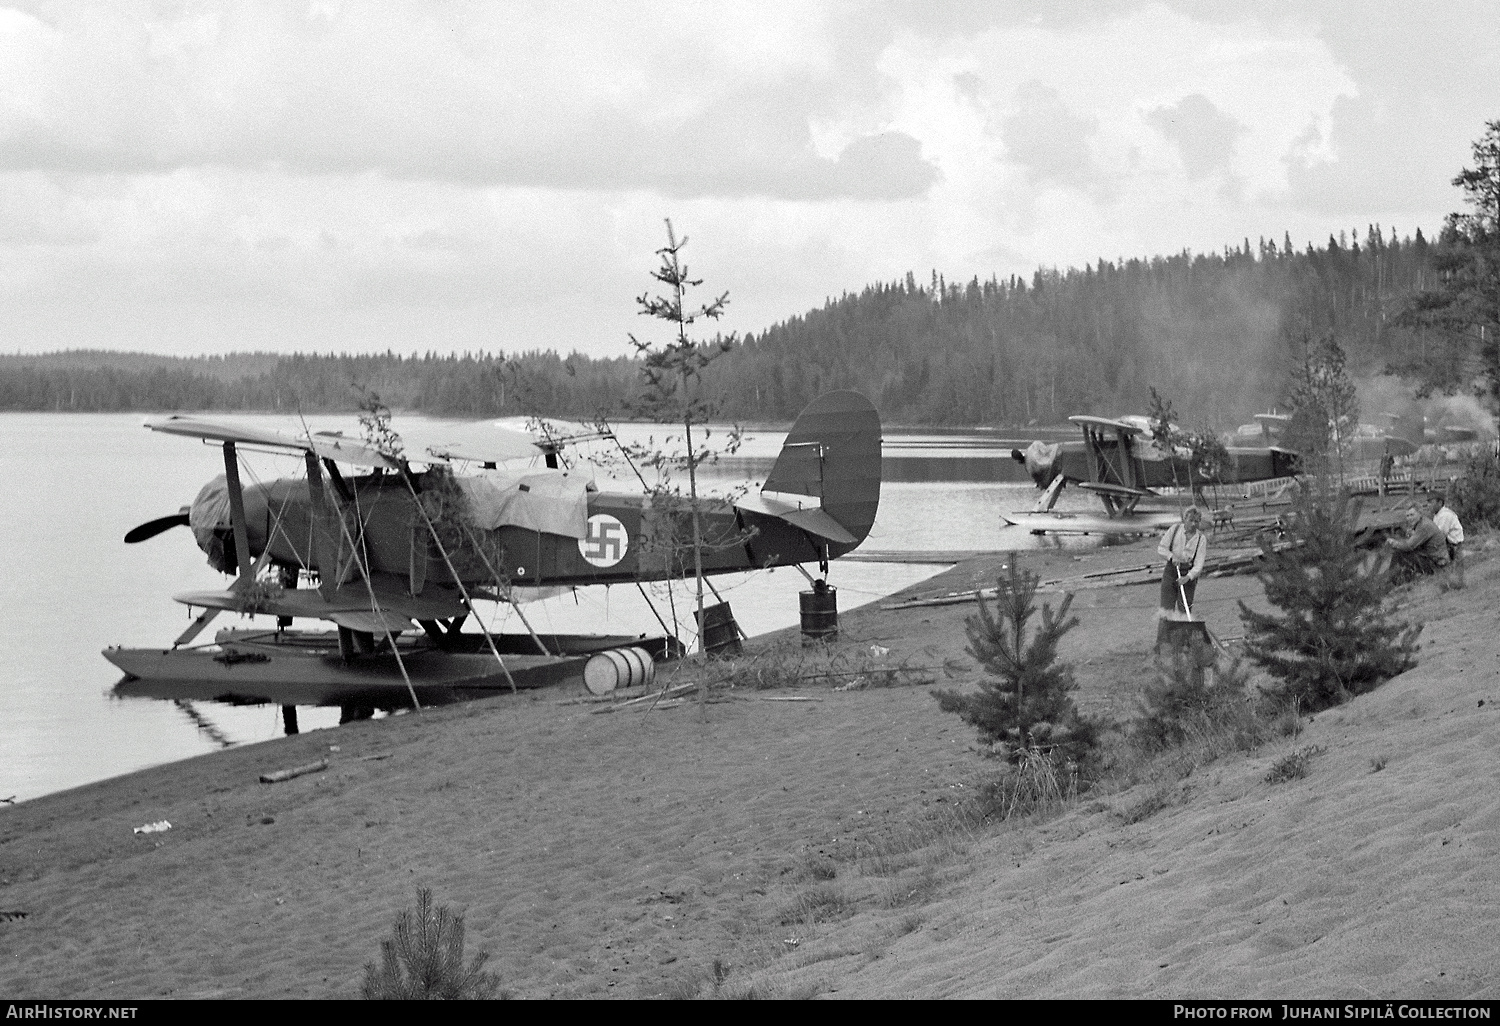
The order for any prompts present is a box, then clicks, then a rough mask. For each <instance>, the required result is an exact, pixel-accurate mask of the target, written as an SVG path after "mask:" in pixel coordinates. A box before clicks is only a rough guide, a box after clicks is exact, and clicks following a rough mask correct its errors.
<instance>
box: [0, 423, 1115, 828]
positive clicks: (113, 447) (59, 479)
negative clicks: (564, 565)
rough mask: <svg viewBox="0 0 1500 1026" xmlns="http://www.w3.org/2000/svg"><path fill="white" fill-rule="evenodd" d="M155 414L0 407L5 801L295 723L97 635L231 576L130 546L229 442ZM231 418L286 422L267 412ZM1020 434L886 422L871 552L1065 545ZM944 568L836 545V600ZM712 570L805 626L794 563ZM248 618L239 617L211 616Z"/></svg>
mask: <svg viewBox="0 0 1500 1026" xmlns="http://www.w3.org/2000/svg"><path fill="white" fill-rule="evenodd" d="M144 419H145V418H143V417H142V416H141V415H139V414H120V415H113V414H78V415H73V414H0V481H4V482H5V484H4V509H5V512H4V519H3V524H4V528H5V543H6V547H5V552H6V559H5V561H4V562H5V566H4V573H3V575H0V668H3V669H0V710H3V715H4V724H5V729H4V730H3V731H0V798H7V797H10V796H12V795H14V796H16V797H17V799H18V800H25V799H28V798H33V797H36V796H37V795H40V794H46V793H48V792H51V791H57V790H61V789H64V788H68V787H74V786H77V785H80V784H84V783H88V782H90V781H94V780H100V779H103V778H106V777H111V776H116V775H118V774H121V773H127V772H130V771H132V770H135V769H139V768H142V767H144V766H150V765H155V764H158V763H162V762H168V761H171V760H174V759H181V758H186V757H188V756H192V755H196V754H199V753H202V752H206V751H210V750H212V749H214V748H216V747H218V746H219V745H221V744H222V743H224V742H225V741H228V742H230V743H236V744H242V743H249V742H254V741H262V740H268V739H270V738H274V737H279V736H280V735H281V722H280V715H279V711H278V710H277V709H276V708H275V707H271V706H265V707H252V708H234V707H229V706H222V705H218V704H216V703H211V702H198V703H194V704H193V705H192V706H191V707H188V708H183V707H179V706H177V705H174V704H172V703H170V702H161V701H155V700H149V699H130V700H122V699H116V698H113V697H111V695H110V693H109V692H110V689H111V688H112V687H113V685H114V684H115V682H116V681H117V680H118V679H119V673H118V671H117V670H116V669H115V668H114V667H113V666H112V665H110V664H109V663H108V662H106V661H105V660H104V658H103V657H102V656H101V655H100V654H99V653H100V650H101V649H103V648H105V647H106V646H109V645H127V646H140V647H166V646H167V645H169V644H170V643H171V640H172V639H173V638H175V637H176V636H177V635H178V634H179V633H181V631H182V630H183V629H184V628H185V627H186V626H187V624H188V622H189V614H188V611H187V609H186V607H184V606H181V605H178V604H177V603H175V602H173V601H172V600H171V595H172V594H174V593H176V592H182V591H190V590H205V589H216V588H221V587H223V586H224V585H225V583H226V580H225V578H223V577H221V576H220V575H219V574H218V573H216V572H215V571H214V570H212V569H211V568H210V567H209V566H208V565H207V563H206V562H205V560H204V557H203V554H202V553H201V552H200V551H199V550H198V548H197V546H196V545H194V544H193V540H192V536H191V534H190V533H189V532H187V531H186V530H172V531H168V532H167V533H165V534H162V535H159V536H158V537H156V538H154V539H151V540H149V541H146V542H143V543H141V544H138V545H125V544H123V543H122V541H121V539H122V537H123V535H124V534H125V532H126V531H127V530H129V529H130V528H131V527H134V526H135V525H137V524H139V523H142V522H144V521H147V520H151V519H154V518H156V517H159V516H163V515H166V514H169V513H175V512H177V510H178V509H179V508H180V507H181V506H182V505H184V504H186V503H188V502H190V501H191V500H192V498H193V496H194V495H196V494H197V492H198V489H199V488H200V487H201V486H202V485H203V483H204V482H206V481H207V480H209V479H210V478H212V477H214V476H215V475H216V474H219V473H222V472H223V458H222V455H221V452H220V450H219V449H218V448H217V447H210V446H205V445H202V444H200V443H198V442H195V441H191V440H189V439H184V438H173V437H168V436H163V435H159V434H155V433H153V432H149V431H146V430H143V429H142V427H141V424H142V421H143V420H144ZM229 419H234V420H237V421H240V422H245V423H257V424H266V425H278V424H281V423H282V422H279V421H277V420H275V419H274V418H269V417H254V416H244V417H235V418H229ZM400 426H401V425H400V423H397V424H396V427H397V428H398V429H399V428H400ZM312 427H314V428H315V429H320V428H325V427H333V428H342V429H345V430H349V431H357V428H356V427H355V425H354V423H353V420H352V418H317V419H316V420H315V421H314V422H313V424H312ZM620 434H621V435H622V437H624V438H626V439H641V440H644V439H645V438H647V437H655V438H661V437H662V436H663V435H664V434H666V432H665V431H664V429H663V428H662V427H661V426H659V425H651V426H647V425H624V426H622V427H621V428H620ZM783 437H784V435H783V434H781V433H779V432H752V433H751V434H750V437H749V438H748V439H747V441H746V444H745V446H744V447H743V448H742V449H741V450H740V452H739V453H738V454H736V455H735V456H733V457H728V458H726V459H724V460H723V461H722V462H721V463H720V464H719V465H718V466H717V467H714V468H712V469H711V470H709V471H708V472H707V474H706V484H707V485H708V486H709V487H710V488H721V489H722V488H724V487H728V486H730V485H732V484H734V483H738V482H743V481H745V480H758V479H759V478H762V477H764V475H765V473H766V471H767V470H769V468H770V465H771V463H772V461H773V460H774V459H775V457H776V454H777V453H778V452H779V451H780V447H781V441H782V439H783ZM595 444H596V445H598V444H601V443H595ZM1014 444H1018V443H1015V442H1013V441H1008V440H1006V439H1003V438H1001V437H999V436H998V435H991V434H987V433H979V432H975V433H935V432H902V431H898V430H890V429H888V430H887V431H886V433H885V459H884V460H883V476H884V478H885V483H884V484H883V487H882V492H881V505H880V515H879V518H878V519H877V521H876V523H875V527H874V529H873V531H872V532H871V534H870V537H869V539H868V540H866V542H865V543H864V545H863V546H862V548H863V549H866V550H882V551H902V550H905V551H911V550H928V551H931V550H947V549H1016V548H1032V547H1036V546H1037V545H1041V544H1056V543H1055V542H1054V541H1051V540H1043V539H1038V538H1034V537H1032V536H1030V535H1029V534H1027V533H1026V532H1024V531H1020V530H1018V529H1016V528H1009V527H1002V522H1001V520H1000V517H999V514H1000V512H1001V511H1002V510H1006V511H1009V510H1016V509H1028V508H1030V505H1031V503H1032V502H1033V501H1034V500H1035V496H1036V492H1035V490H1034V489H1033V488H1032V486H1031V483H1030V482H1029V481H1027V480H1025V479H1024V475H1023V474H1022V473H1021V468H1020V467H1019V466H1018V465H1017V464H1016V463H1015V462H1013V461H1012V460H1010V459H1009V452H1010V449H1011V447H1012V445H1014ZM1020 444H1024V443H1020ZM246 462H247V464H248V467H249V470H250V473H249V474H248V475H247V480H255V479H261V480H268V479H271V478H274V477H280V476H290V475H293V474H295V473H296V472H297V470H298V465H299V460H298V459H296V458H290V457H280V456H271V455H267V454H254V453H252V454H247V455H246ZM611 473H612V475H613V476H614V477H616V478H619V479H621V483H620V484H619V485H618V486H612V485H610V484H609V483H608V482H601V484H602V485H603V487H606V488H611V487H618V488H619V489H620V490H624V489H626V488H627V486H628V483H629V481H631V480H633V477H631V476H630V475H629V471H628V469H623V468H616V469H615V470H614V471H613V472H611ZM602 476H608V475H602ZM1086 501H1087V500H1086V498H1085V497H1084V496H1082V494H1081V493H1079V494H1077V495H1073V494H1065V496H1064V501H1063V503H1062V504H1061V505H1063V506H1066V505H1068V504H1069V503H1070V502H1071V503H1077V504H1078V507H1079V508H1084V503H1085V502H1086ZM941 569H942V567H940V566H931V565H906V564H897V563H878V564H877V563H853V562H847V561H844V562H840V561H835V562H834V564H833V567H832V569H831V572H830V575H829V578H830V583H832V584H833V585H835V586H836V587H837V588H838V589H839V606H840V608H841V609H845V610H847V609H850V608H852V607H854V606H856V605H860V604H862V603H864V602H867V601H870V600H872V599H876V598H879V597H881V596H883V595H887V594H890V593H891V592H893V591H896V590H898V589H900V588H903V587H905V586H907V585H909V584H912V583H915V582H917V581H920V580H922V579H923V578H925V577H928V576H931V575H932V574H934V573H936V572H938V571H939V570H941ZM713 580H714V582H715V585H716V586H717V587H718V588H719V590H720V592H721V593H722V594H723V596H724V598H725V599H727V600H728V601H729V602H731V603H732V605H733V608H734V612H735V615H736V617H737V619H738V620H739V621H740V624H741V625H742V626H743V627H744V629H745V630H746V631H747V632H749V633H750V634H752V635H754V634H760V633H764V632H766V631H770V630H775V629H778V628H781V627H786V626H790V625H792V624H795V623H796V622H797V619H798V604H797V593H798V592H800V591H801V590H802V589H804V588H805V587H807V584H806V581H805V580H804V579H803V577H802V576H801V575H800V574H799V573H798V572H797V571H796V569H794V568H791V567H784V568H781V569H779V570H775V571H760V572H757V573H754V574H735V575H727V576H724V577H716V578H714V579H713ZM691 592H692V586H691V583H690V582H689V583H688V584H686V585H684V584H681V583H679V584H678V585H676V588H675V592H674V595H675V598H676V604H677V608H678V610H679V615H680V616H681V617H682V618H683V620H684V622H685V626H687V625H690V623H691V613H690V612H689V609H690V606H691ZM659 605H660V606H661V608H663V610H664V609H665V607H666V606H665V603H659ZM491 608H493V607H491ZM525 608H526V612H527V615H528V617H529V618H530V619H531V621H532V624H533V625H534V626H535V627H536V628H537V629H538V630H539V631H551V630H556V631H586V632H593V631H602V632H639V631H651V632H652V633H658V632H659V630H660V628H659V627H658V625H657V624H656V621H655V618H654V617H653V615H652V613H651V611H650V610H649V609H648V608H647V607H646V606H645V604H644V602H643V601H642V600H641V598H640V596H639V594H638V593H637V592H636V590H635V589H634V588H614V589H609V590H607V591H606V590H605V589H602V588H600V589H584V590H582V591H579V592H576V593H574V594H573V595H570V596H560V597H557V598H553V599H549V600H546V601H545V602H540V603H533V604H530V605H528V606H526V607H525ZM507 609H508V607H501V610H497V611H496V615H495V618H494V621H493V623H492V626H493V627H494V628H495V629H504V630H520V629H521V627H520V624H519V622H518V621H517V620H516V619H515V617H514V614H513V613H509V612H508V611H507ZM234 622H235V620H234V618H233V617H231V616H229V615H228V614H225V615H224V616H221V617H220V619H219V620H218V621H217V622H216V624H215V626H216V627H217V626H222V625H224V624H226V623H234ZM262 622H266V623H268V622H269V621H264V620H263V621H262ZM685 636H686V635H685ZM195 717H196V718H195ZM299 718H300V720H301V725H302V729H303V730H308V729H316V728H320V727H330V726H334V725H336V724H337V722H338V710H337V709H302V710H301V711H300V716H299Z"/></svg>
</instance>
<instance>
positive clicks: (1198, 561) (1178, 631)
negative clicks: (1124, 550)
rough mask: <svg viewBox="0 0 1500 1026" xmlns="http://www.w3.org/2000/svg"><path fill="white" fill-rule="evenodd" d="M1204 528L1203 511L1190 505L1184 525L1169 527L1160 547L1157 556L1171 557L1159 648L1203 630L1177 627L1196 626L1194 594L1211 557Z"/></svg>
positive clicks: (1159, 616) (1163, 586)
mask: <svg viewBox="0 0 1500 1026" xmlns="http://www.w3.org/2000/svg"><path fill="white" fill-rule="evenodd" d="M1202 527H1203V511H1202V510H1200V509H1199V508H1198V507H1197V506H1189V507H1188V508H1187V509H1185V510H1183V511H1182V523H1180V524H1173V525H1172V526H1171V527H1170V528H1168V529H1167V533H1166V534H1164V535H1162V539H1161V543H1160V544H1159V545H1157V546H1156V552H1157V555H1160V556H1166V557H1167V564H1166V566H1165V567H1164V568H1163V569H1162V574H1161V604H1160V608H1159V609H1158V610H1157V612H1156V616H1157V620H1158V622H1157V627H1156V647H1157V648H1158V649H1160V648H1161V646H1162V645H1163V644H1166V643H1175V644H1177V645H1181V644H1185V643H1186V640H1187V639H1188V638H1189V637H1191V636H1192V634H1193V633H1194V632H1202V630H1203V628H1202V627H1201V626H1194V627H1188V628H1182V627H1175V626H1173V625H1175V624H1180V623H1194V617H1193V595H1194V593H1195V592H1196V591H1197V589H1198V578H1199V577H1201V576H1202V575H1203V563H1204V560H1206V559H1207V558H1208V538H1207V536H1206V535H1204V533H1203V530H1202ZM1200 636H1201V633H1200ZM1204 640H1205V641H1206V640H1207V639H1206V638H1205V639H1204Z"/></svg>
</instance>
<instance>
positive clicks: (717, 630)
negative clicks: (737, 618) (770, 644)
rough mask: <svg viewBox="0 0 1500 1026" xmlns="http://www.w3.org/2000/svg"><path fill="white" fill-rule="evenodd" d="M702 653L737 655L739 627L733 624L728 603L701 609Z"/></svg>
mask: <svg viewBox="0 0 1500 1026" xmlns="http://www.w3.org/2000/svg"><path fill="white" fill-rule="evenodd" d="M701 637H702V638H703V651H705V652H707V653H708V654H709V655H739V654H740V653H741V652H742V651H744V648H743V647H742V646H741V645H740V627H739V624H737V623H735V622H734V613H733V612H731V611H730V609H729V603H728V602H720V603H719V604H718V605H714V606H704V607H703V630H702V634H701Z"/></svg>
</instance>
